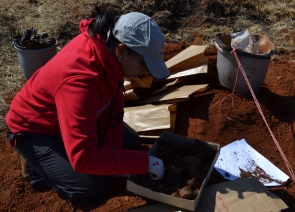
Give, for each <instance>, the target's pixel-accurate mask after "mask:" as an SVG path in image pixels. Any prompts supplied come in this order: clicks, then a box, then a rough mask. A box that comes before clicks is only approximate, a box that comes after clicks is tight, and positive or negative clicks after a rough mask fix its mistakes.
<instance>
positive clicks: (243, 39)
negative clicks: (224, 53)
mask: <svg viewBox="0 0 295 212" xmlns="http://www.w3.org/2000/svg"><path fill="white" fill-rule="evenodd" d="M231 39H232V40H231V46H232V48H234V49H240V50H242V51H244V52H248V53H251V54H259V53H260V47H259V46H258V44H257V42H256V39H255V37H254V36H253V35H251V34H250V32H249V30H247V29H246V30H244V31H241V32H236V33H233V34H231Z"/></svg>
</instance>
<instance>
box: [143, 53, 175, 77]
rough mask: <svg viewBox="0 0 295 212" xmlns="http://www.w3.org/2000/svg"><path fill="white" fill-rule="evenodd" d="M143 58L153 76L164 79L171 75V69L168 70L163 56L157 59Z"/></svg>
mask: <svg viewBox="0 0 295 212" xmlns="http://www.w3.org/2000/svg"><path fill="white" fill-rule="evenodd" d="M143 59H144V62H145V64H146V66H147V68H148V71H149V73H150V75H152V77H153V78H155V79H158V80H163V79H166V78H167V77H169V76H170V71H169V70H168V68H167V66H166V64H165V62H164V60H163V59H162V58H161V59H159V60H155V59H149V58H147V57H143Z"/></svg>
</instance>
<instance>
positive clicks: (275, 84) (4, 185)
mask: <svg viewBox="0 0 295 212" xmlns="http://www.w3.org/2000/svg"><path fill="white" fill-rule="evenodd" d="M169 47H171V48H169ZM169 49H170V50H169ZM173 49H174V50H175V51H172V50H173ZM182 49H183V44H180V46H177V45H175V44H173V45H169V44H168V45H167V46H166V48H165V52H167V54H166V58H165V59H166V60H167V59H169V58H171V57H172V56H173V55H175V54H176V53H177V52H179V51H181V50H182ZM168 55H169V56H168ZM208 60H209V72H208V74H206V75H200V76H198V77H196V78H194V79H193V80H195V81H194V82H200V83H203V82H206V83H209V85H210V89H209V90H208V91H206V92H203V93H199V94H197V95H194V96H193V97H192V98H191V100H190V101H186V102H182V103H179V104H178V108H177V111H178V114H177V118H176V128H175V130H174V133H176V134H179V135H183V136H187V137H191V138H198V139H200V140H204V141H210V142H215V143H219V144H221V147H222V146H224V145H227V144H229V143H231V142H233V141H235V140H238V139H242V138H244V139H245V140H246V141H247V142H248V144H249V145H251V146H252V147H253V148H254V149H256V150H257V151H258V152H260V153H261V154H262V155H263V156H265V157H266V158H267V159H269V160H270V161H271V162H272V163H274V165H276V166H277V167H278V168H280V169H281V170H282V171H283V172H285V173H286V174H287V175H289V176H290V173H289V171H288V169H287V167H286V165H285V162H284V160H283V159H282V157H281V155H280V153H279V151H278V150H277V148H276V146H275V144H274V141H273V140H272V138H271V136H270V133H269V131H268V129H267V128H266V125H265V124H264V122H263V120H262V118H261V116H260V114H259V112H258V110H257V108H256V106H255V103H254V102H253V100H251V99H245V98H240V97H235V99H234V104H232V102H231V98H227V99H226V100H225V101H224V102H223V104H222V105H220V101H221V100H222V99H223V98H224V97H226V96H227V95H228V94H230V92H229V91H226V90H224V89H222V88H220V87H219V85H218V79H217V69H216V52H215V50H214V49H211V51H209V52H208ZM294 69H295V63H294V62H291V60H284V59H280V60H279V59H274V60H272V61H271V62H270V67H269V70H268V73H267V76H266V79H265V81H264V84H263V86H262V88H261V90H260V92H259V93H258V94H257V98H258V101H259V103H260V105H261V107H262V110H263V113H264V115H265V117H266V120H267V122H268V124H269V126H270V128H271V130H272V131H273V133H274V135H275V136H276V138H277V140H278V142H279V144H280V147H281V148H282V150H283V152H284V153H285V155H286V157H287V159H288V160H289V162H290V164H291V166H292V167H295V135H294V132H295V109H294V105H295V75H294ZM191 80H192V79H191ZM233 107H234V108H235V110H236V114H235V113H234V112H233ZM225 116H228V117H231V118H232V119H231V120H229V119H227V118H225ZM143 147H144V149H146V145H144V146H143ZM223 181H224V179H223V178H222V177H221V176H220V175H219V174H218V172H216V171H215V170H213V172H212V175H211V178H210V180H209V182H208V185H212V184H215V183H218V182H223ZM110 186H111V188H110V189H109V192H108V194H107V195H106V196H105V197H104V198H103V199H101V201H100V202H98V203H97V204H95V205H90V206H87V207H85V208H75V207H74V206H70V205H69V204H68V203H67V202H66V201H64V200H62V199H61V198H60V197H59V196H58V195H57V194H56V193H55V192H54V191H52V190H45V191H36V190H33V189H31V188H30V186H29V185H28V184H27V183H26V182H25V181H24V180H23V179H22V177H21V169H20V163H19V160H18V157H17V154H16V153H15V151H14V150H13V148H11V146H10V145H9V143H8V141H7V140H6V139H2V140H1V143H0V193H1V198H0V211H38V212H39V211H104V212H105V211H117V212H122V211H127V210H128V209H132V208H136V207H140V206H144V205H148V204H154V203H156V201H153V200H149V199H147V198H143V197H140V196H137V195H135V194H133V193H131V192H128V191H126V179H125V178H113V179H112V183H111V185H110ZM270 190H271V191H272V192H273V193H275V194H276V195H277V196H279V197H280V198H281V199H282V200H283V201H284V202H285V203H286V204H287V205H288V206H289V208H290V210H289V211H295V185H294V182H291V183H290V184H289V185H287V186H286V187H284V186H280V187H275V188H270Z"/></svg>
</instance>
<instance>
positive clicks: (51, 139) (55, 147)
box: [8, 123, 141, 204]
mask: <svg viewBox="0 0 295 212" xmlns="http://www.w3.org/2000/svg"><path fill="white" fill-rule="evenodd" d="M8 136H10V137H11V135H8ZM17 138H18V141H17V142H16V146H15V149H16V151H17V152H18V153H19V154H20V155H21V156H23V157H24V158H25V160H26V161H27V170H28V172H29V176H30V180H31V185H34V184H37V183H40V182H42V181H43V182H45V183H46V184H47V185H48V186H50V187H51V188H53V189H54V190H55V191H56V192H57V193H58V194H59V195H60V196H61V197H62V198H64V199H67V200H69V201H70V202H72V203H79V204H89V203H92V202H95V201H97V200H98V199H99V198H100V197H101V196H102V195H103V194H105V192H106V190H107V184H108V178H109V177H108V176H99V175H91V174H84V173H78V172H75V171H74V170H73V168H72V166H71V164H70V162H69V160H68V157H67V154H66V151H65V148H64V144H63V141H62V139H61V137H59V136H52V135H44V134H33V133H18V134H17ZM123 148H124V149H133V150H140V148H141V142H140V137H139V135H138V134H137V133H136V132H135V130H133V129H132V128H131V127H129V126H128V125H127V124H126V123H124V147H123Z"/></svg>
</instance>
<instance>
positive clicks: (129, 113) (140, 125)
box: [123, 104, 173, 132]
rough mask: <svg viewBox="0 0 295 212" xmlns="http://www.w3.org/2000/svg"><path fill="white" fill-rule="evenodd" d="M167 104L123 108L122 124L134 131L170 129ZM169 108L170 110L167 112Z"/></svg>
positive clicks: (171, 108)
mask: <svg viewBox="0 0 295 212" xmlns="http://www.w3.org/2000/svg"><path fill="white" fill-rule="evenodd" d="M170 106H171V105H169V104H162V105H144V106H137V107H125V108H124V118H123V119H124V122H126V123H127V124H128V125H129V126H130V127H132V128H133V129H134V130H135V131H137V132H138V131H148V130H156V129H168V128H170V127H171V117H170V115H171V112H170V110H173V107H170ZM169 107H170V110H169Z"/></svg>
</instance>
